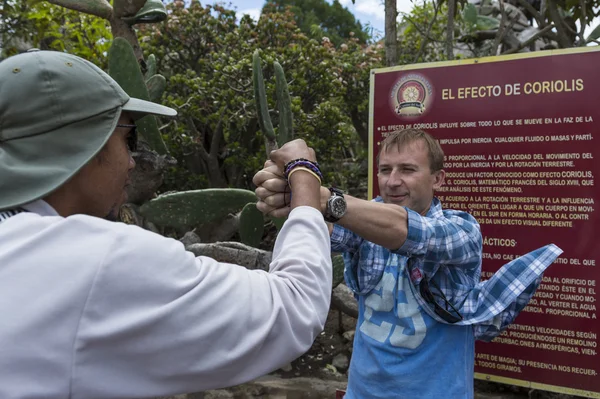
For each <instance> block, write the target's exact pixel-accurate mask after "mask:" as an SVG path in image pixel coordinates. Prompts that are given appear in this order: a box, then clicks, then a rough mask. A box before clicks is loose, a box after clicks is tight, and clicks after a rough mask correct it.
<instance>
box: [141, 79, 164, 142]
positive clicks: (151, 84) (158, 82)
mask: <svg viewBox="0 0 600 399" xmlns="http://www.w3.org/2000/svg"><path fill="white" fill-rule="evenodd" d="M146 87H147V88H148V97H149V98H150V101H152V102H158V101H160V98H161V97H162V95H163V93H164V92H165V89H166V88H167V79H165V77H164V76H162V75H154V76H152V77H151V78H150V79H148V80H146ZM161 139H162V138H161Z"/></svg>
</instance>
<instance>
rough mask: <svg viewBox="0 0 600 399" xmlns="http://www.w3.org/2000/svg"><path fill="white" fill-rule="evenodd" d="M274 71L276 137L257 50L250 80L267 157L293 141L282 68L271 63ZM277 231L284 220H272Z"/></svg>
mask: <svg viewBox="0 0 600 399" xmlns="http://www.w3.org/2000/svg"><path fill="white" fill-rule="evenodd" d="M273 68H274V70H275V92H276V95H277V109H278V111H279V118H278V119H279V125H278V127H277V135H275V130H274V129H273V122H272V121H271V116H270V115H269V103H268V102H267V93H266V90H265V83H264V78H263V73H262V67H261V60H260V55H259V51H258V49H257V50H255V51H254V54H253V55H252V80H253V83H254V102H255V103H256V110H257V113H258V124H259V126H260V129H261V130H262V132H263V134H264V136H265V147H266V150H267V157H268V156H269V154H270V153H271V151H272V150H276V149H277V148H279V145H283V144H285V143H287V142H288V141H291V140H293V139H294V126H293V114H292V99H291V97H290V92H289V89H288V84H287V80H286V78H285V73H284V72H283V67H282V66H281V64H279V63H278V62H277V61H275V62H273ZM272 220H273V223H274V224H275V226H276V227H277V229H278V230H279V229H281V227H282V226H283V223H284V222H285V218H272Z"/></svg>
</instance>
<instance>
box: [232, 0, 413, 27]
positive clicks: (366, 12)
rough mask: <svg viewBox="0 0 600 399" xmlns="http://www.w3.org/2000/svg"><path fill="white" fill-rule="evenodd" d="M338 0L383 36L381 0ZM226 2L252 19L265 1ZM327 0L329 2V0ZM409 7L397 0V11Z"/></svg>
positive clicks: (233, 0) (408, 8)
mask: <svg viewBox="0 0 600 399" xmlns="http://www.w3.org/2000/svg"><path fill="white" fill-rule="evenodd" d="M339 1H340V3H341V4H342V5H343V6H344V7H347V8H348V10H350V11H351V12H352V13H353V14H354V16H355V17H356V18H357V19H358V20H359V21H360V23H361V24H362V25H363V26H364V25H366V24H369V25H370V26H371V27H373V28H374V29H375V31H376V32H377V31H379V33H380V34H381V36H383V31H384V29H383V28H384V25H385V19H384V18H385V12H384V9H383V1H382V0H356V1H355V3H356V4H352V0H339ZM226 2H231V4H233V6H234V7H235V8H236V9H237V11H238V15H240V16H241V15H243V14H250V15H251V16H252V17H253V18H254V19H258V16H259V15H260V10H261V9H262V6H263V4H264V3H265V2H264V0H227V1H226ZM328 2H329V3H331V1H330V0H328ZM411 9H412V2H411V1H410V0H398V11H401V12H402V11H403V12H409V11H410V10H411Z"/></svg>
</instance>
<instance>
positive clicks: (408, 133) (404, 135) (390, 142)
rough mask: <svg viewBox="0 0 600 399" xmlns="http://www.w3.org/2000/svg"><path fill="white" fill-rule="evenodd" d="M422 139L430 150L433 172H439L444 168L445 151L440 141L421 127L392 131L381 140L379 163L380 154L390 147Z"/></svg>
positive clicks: (430, 162)
mask: <svg viewBox="0 0 600 399" xmlns="http://www.w3.org/2000/svg"><path fill="white" fill-rule="evenodd" d="M419 140H421V141H422V142H423V143H425V146H426V147H427V150H428V154H427V155H428V157H429V168H430V169H431V173H433V172H437V171H438V170H442V169H443V168H444V151H443V150H442V147H441V146H440V143H439V142H438V141H437V140H436V139H434V138H433V136H431V135H430V134H429V133H427V132H425V131H424V130H420V129H403V130H398V131H395V132H393V133H391V134H390V135H389V136H387V137H386V138H385V140H383V141H382V142H381V146H380V147H379V154H377V164H379V155H380V154H381V153H382V152H384V151H387V150H388V149H389V148H390V147H392V146H394V145H395V146H396V147H397V148H398V150H400V148H402V147H403V146H405V145H407V144H411V143H414V142H415V141H419Z"/></svg>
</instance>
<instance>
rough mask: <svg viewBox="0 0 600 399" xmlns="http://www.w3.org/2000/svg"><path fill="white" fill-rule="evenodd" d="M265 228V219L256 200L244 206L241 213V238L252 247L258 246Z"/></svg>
mask: <svg viewBox="0 0 600 399" xmlns="http://www.w3.org/2000/svg"><path fill="white" fill-rule="evenodd" d="M264 229H265V219H264V216H263V214H262V212H261V211H259V210H258V208H257V207H256V203H255V202H251V203H249V204H246V206H244V209H242V212H241V213H240V240H241V241H242V242H243V243H244V244H246V245H250V246H251V247H255V248H258V246H259V245H260V242H261V240H262V236H263V232H264Z"/></svg>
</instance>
